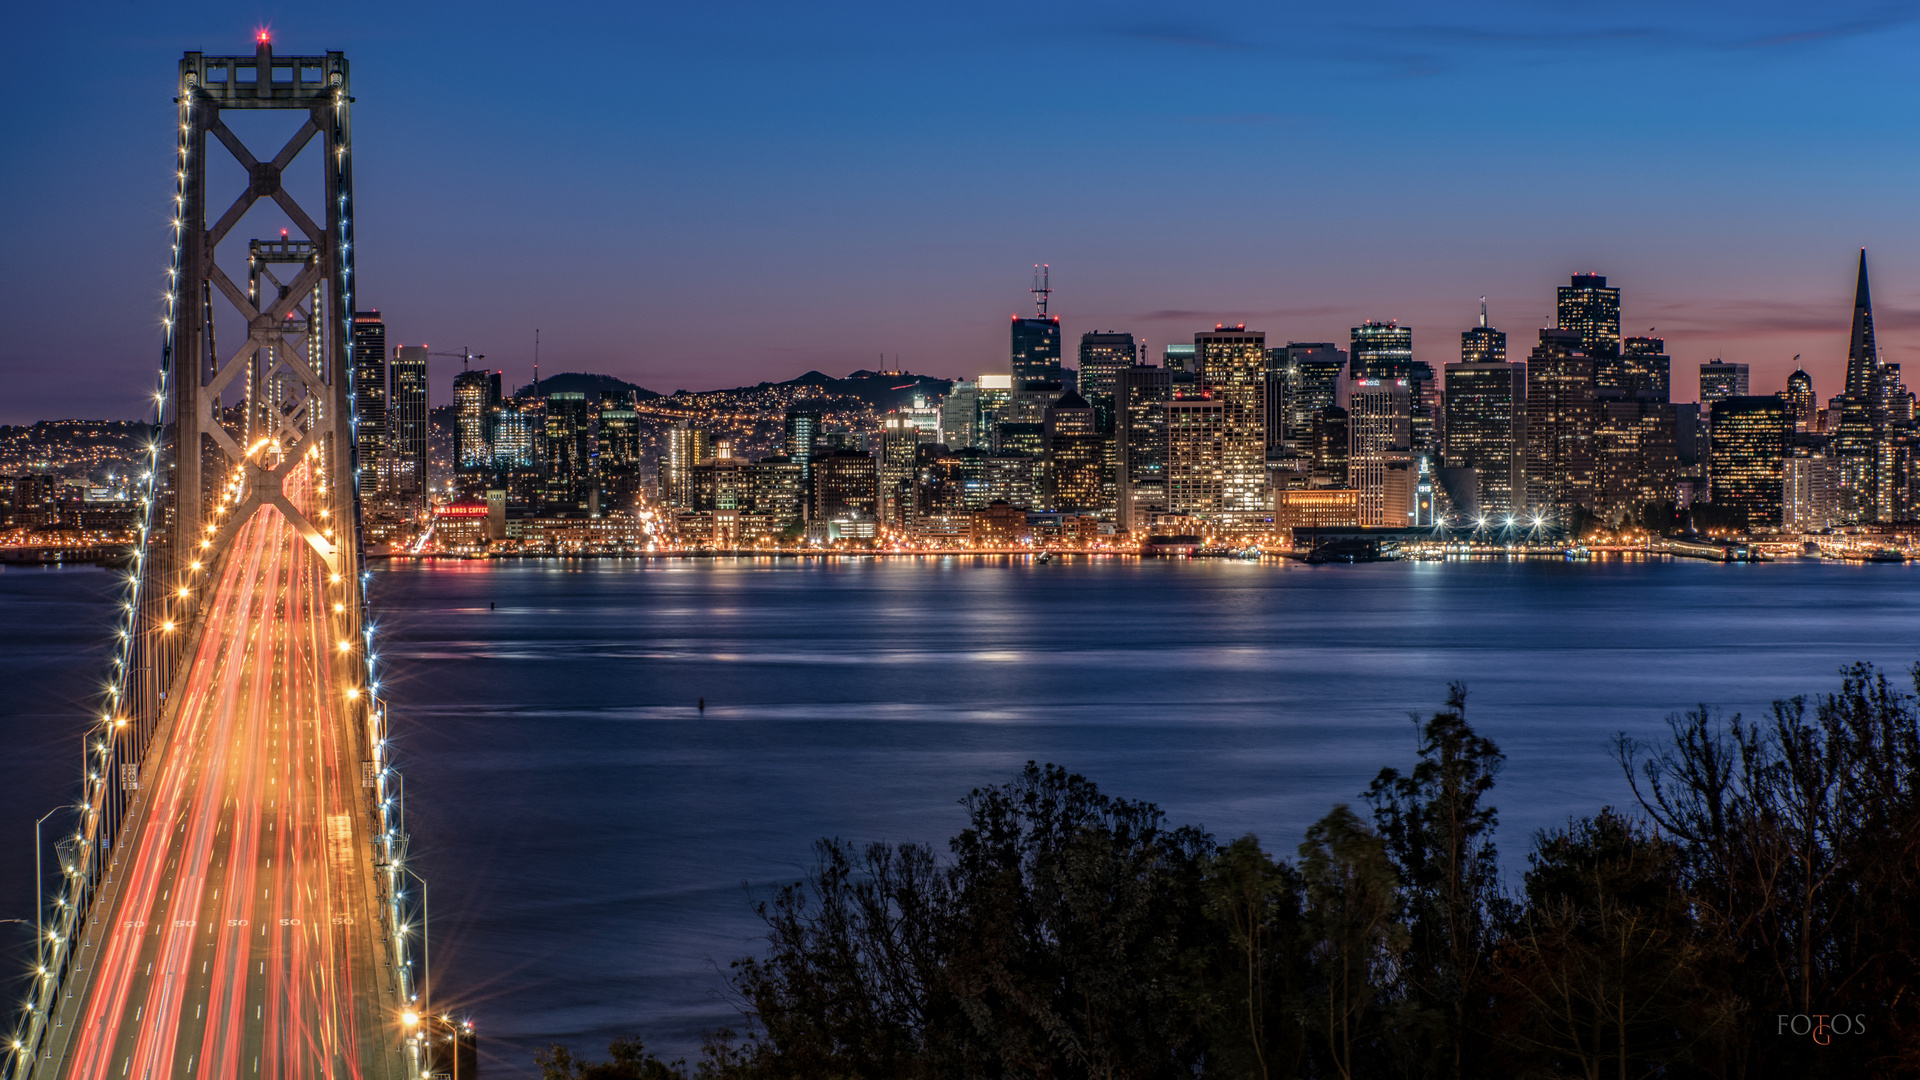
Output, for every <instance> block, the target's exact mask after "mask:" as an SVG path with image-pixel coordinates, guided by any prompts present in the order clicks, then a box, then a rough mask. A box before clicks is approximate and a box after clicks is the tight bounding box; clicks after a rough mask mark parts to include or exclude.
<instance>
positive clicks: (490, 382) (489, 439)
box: [453, 371, 500, 498]
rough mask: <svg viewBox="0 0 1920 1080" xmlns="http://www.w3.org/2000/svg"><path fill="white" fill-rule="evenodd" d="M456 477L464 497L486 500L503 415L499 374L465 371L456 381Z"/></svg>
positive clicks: (454, 403)
mask: <svg viewBox="0 0 1920 1080" xmlns="http://www.w3.org/2000/svg"><path fill="white" fill-rule="evenodd" d="M453 409H454V414H453V426H454V434H453V449H454V459H453V467H454V476H455V478H456V480H457V481H458V484H459V487H460V490H461V492H462V494H464V495H466V496H468V497H469V498H480V497H483V496H484V493H485V491H486V488H487V485H488V483H489V482H490V477H491V475H492V473H493V442H494V431H493V425H494V421H495V420H496V419H498V414H499V411H500V373H499V372H497V371H463V372H461V373H460V374H458V375H455V376H454V377H453Z"/></svg>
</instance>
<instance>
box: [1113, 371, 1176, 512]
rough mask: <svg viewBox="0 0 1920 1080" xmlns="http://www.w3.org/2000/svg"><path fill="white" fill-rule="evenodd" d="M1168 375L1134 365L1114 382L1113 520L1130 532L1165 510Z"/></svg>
mask: <svg viewBox="0 0 1920 1080" xmlns="http://www.w3.org/2000/svg"><path fill="white" fill-rule="evenodd" d="M1171 376H1172V372H1169V371H1168V370H1167V369H1166V368H1163V367H1149V366H1147V365H1144V364H1142V365H1138V366H1135V367H1130V368H1127V369H1125V370H1123V371H1121V372H1120V374H1119V377H1118V378H1117V379H1116V380H1115V386H1114V401H1115V413H1116V415H1115V422H1114V469H1115V481H1116V483H1115V487H1116V489H1117V490H1116V498H1117V501H1118V506H1117V521H1118V523H1119V526H1120V528H1122V529H1124V530H1126V531H1128V532H1135V531H1138V530H1140V529H1142V528H1144V527H1145V526H1146V525H1147V523H1148V522H1150V521H1151V520H1152V519H1153V515H1155V514H1161V513H1165V512H1166V510H1167V407H1166V406H1167V402H1168V401H1170V400H1171V399H1172V398H1173V380H1172V378H1171Z"/></svg>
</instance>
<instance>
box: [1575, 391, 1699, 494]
mask: <svg viewBox="0 0 1920 1080" xmlns="http://www.w3.org/2000/svg"><path fill="white" fill-rule="evenodd" d="M1595 409H1596V419H1595V423H1594V430H1593V457H1594V495H1593V503H1592V509H1593V512H1594V513H1595V514H1597V515H1599V516H1600V517H1602V518H1605V519H1607V520H1609V521H1613V522H1618V523H1621V524H1626V523H1628V522H1630V521H1633V520H1638V519H1640V518H1641V516H1642V513H1643V512H1644V511H1645V509H1646V507H1647V506H1648V504H1650V503H1651V504H1664V503H1669V502H1676V501H1677V499H1678V493H1679V479H1680V458H1679V445H1678V442H1677V427H1678V425H1677V414H1676V412H1675V410H1674V407H1673V405H1672V403H1670V402H1665V401H1653V400H1649V399H1647V398H1644V397H1637V398H1628V399H1625V400H1608V401H1601V402H1598V403H1597V404H1596V405H1595Z"/></svg>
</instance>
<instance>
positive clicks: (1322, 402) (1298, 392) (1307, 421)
mask: <svg viewBox="0 0 1920 1080" xmlns="http://www.w3.org/2000/svg"><path fill="white" fill-rule="evenodd" d="M1267 356H1268V358H1269V361H1268V370H1269V371H1270V372H1271V371H1273V370H1274V369H1275V367H1277V368H1278V371H1279V376H1280V387H1279V390H1280V393H1279V399H1280V408H1281V413H1280V417H1279V429H1280V430H1279V433H1278V434H1279V436H1280V439H1281V444H1282V445H1284V446H1285V447H1287V448H1288V449H1292V450H1297V451H1300V452H1302V453H1310V452H1311V444H1312V442H1313V418H1314V417H1315V416H1317V415H1319V414H1320V413H1321V412H1323V411H1325V410H1327V409H1331V408H1333V407H1334V406H1335V405H1338V404H1340V379H1341V377H1342V376H1344V375H1345V374H1346V368H1347V352H1346V350H1345V349H1342V348H1340V347H1339V346H1338V345H1336V344H1334V343H1333V342H1330V341H1289V342H1287V344H1286V345H1285V346H1283V347H1281V348H1278V349H1268V350H1267ZM1274 396H1275V395H1274V394H1273V393H1272V392H1271V391H1270V392H1269V393H1268V395H1267V400H1268V402H1269V403H1271V402H1273V400H1274ZM1267 428H1268V431H1269V432H1270V433H1271V432H1272V430H1273V428H1274V418H1273V417H1271V416H1269V418H1268V423H1267ZM1272 445H1273V442H1272V435H1271V434H1269V437H1268V446H1269V447H1271V446H1272Z"/></svg>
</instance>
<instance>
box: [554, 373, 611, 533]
mask: <svg viewBox="0 0 1920 1080" xmlns="http://www.w3.org/2000/svg"><path fill="white" fill-rule="evenodd" d="M599 449H600V448H599V440H598V437H597V435H596V433H595V431H594V409H593V407H592V403H590V402H589V401H588V400H587V395H585V394H583V393H580V392H578V391H558V392H555V393H551V394H548V395H547V438H546V460H545V461H544V462H543V463H542V470H543V472H544V474H545V480H546V483H545V490H544V492H543V498H542V503H543V504H544V505H543V507H542V510H543V512H544V513H546V514H548V515H550V516H556V517H557V516H561V515H575V514H591V515H594V516H598V514H599V486H598V481H599V475H598V470H597V468H596V459H597V458H598V456H599Z"/></svg>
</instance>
